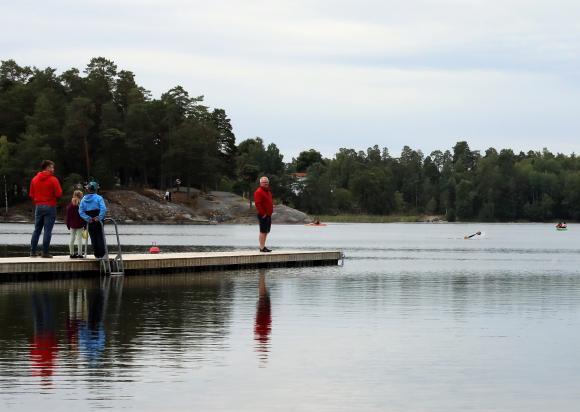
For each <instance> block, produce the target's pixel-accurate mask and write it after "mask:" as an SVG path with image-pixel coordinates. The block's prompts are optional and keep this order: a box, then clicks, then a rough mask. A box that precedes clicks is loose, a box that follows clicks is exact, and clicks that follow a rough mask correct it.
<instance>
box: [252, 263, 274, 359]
mask: <svg viewBox="0 0 580 412" xmlns="http://www.w3.org/2000/svg"><path fill="white" fill-rule="evenodd" d="M271 332H272V310H271V304H270V295H269V294H268V289H266V275H265V273H263V272H262V273H260V281H259V284H258V305H257V310H256V324H255V327H254V339H255V340H256V342H257V347H256V350H257V351H258V352H262V353H267V352H268V351H269V347H268V343H269V341H270V333H271Z"/></svg>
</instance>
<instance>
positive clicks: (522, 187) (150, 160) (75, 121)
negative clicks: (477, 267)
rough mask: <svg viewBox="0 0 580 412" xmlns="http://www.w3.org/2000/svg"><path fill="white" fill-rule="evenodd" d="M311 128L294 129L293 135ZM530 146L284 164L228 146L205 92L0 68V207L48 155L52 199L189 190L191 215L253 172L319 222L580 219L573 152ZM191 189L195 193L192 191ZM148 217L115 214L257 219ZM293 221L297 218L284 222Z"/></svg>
mask: <svg viewBox="0 0 580 412" xmlns="http://www.w3.org/2000/svg"><path fill="white" fill-rule="evenodd" d="M258 115H262V116H267V113H260V114H258ZM359 132H360V133H364V130H361V131H359ZM315 134H316V133H315V131H312V130H305V131H304V136H296V139H297V140H298V138H302V139H303V141H306V140H305V138H308V137H313V136H315ZM355 137H356V136H355V135H353V138H352V141H353V142H354V141H355ZM378 139H379V141H380V142H385V141H388V140H387V139H386V138H384V137H381V136H379V137H378ZM311 140H312V139H311ZM482 149H483V148H482ZM537 149H538V148H535V150H529V151H527V152H524V151H520V152H519V153H517V152H514V151H513V150H512V149H510V148H501V149H495V148H493V147H490V148H487V149H485V150H472V149H471V148H470V147H469V144H468V143H467V141H466V140H459V141H457V143H456V144H455V145H454V146H453V147H452V148H450V149H444V148H443V149H442V150H434V151H432V152H431V153H429V154H427V153H423V152H422V151H421V150H420V149H413V148H411V147H410V146H404V147H403V148H402V150H401V151H400V153H395V152H391V151H389V148H387V147H379V145H373V146H372V147H368V148H367V149H366V150H358V149H355V148H348V147H341V148H337V151H336V153H335V154H334V155H333V156H330V157H324V156H323V155H322V153H320V152H319V151H318V150H317V149H315V148H304V150H303V151H302V152H300V153H299V154H298V156H297V157H296V158H292V159H284V156H283V155H282V153H281V152H280V150H279V148H278V147H277V145H276V144H275V143H274V142H271V143H265V141H264V140H263V139H262V138H260V137H247V136H246V137H245V140H241V141H239V140H237V139H236V136H235V134H234V128H233V126H232V122H231V120H230V119H229V117H228V115H227V113H226V112H225V110H223V109H220V108H210V107H207V106H205V105H204V96H203V95H190V94H189V92H188V91H186V90H185V89H184V88H183V87H181V86H179V85H176V86H174V87H172V88H171V89H169V90H168V91H166V92H164V93H162V94H161V95H160V96H158V97H154V96H153V95H152V93H151V92H150V91H148V90H147V89H145V88H144V87H142V86H140V85H139V84H138V83H137V81H136V76H135V74H134V73H132V72H131V71H128V70H124V69H118V68H117V65H116V64H115V63H114V62H113V61H111V60H108V59H106V58H105V57H95V58H92V59H91V60H90V61H89V63H88V64H87V66H86V68H84V70H82V71H81V70H79V69H77V68H71V69H69V70H66V71H64V72H62V73H57V70H56V69H54V68H51V67H46V68H37V67H30V66H20V65H18V64H17V63H16V62H15V61H14V60H3V61H1V62H0V187H1V189H2V190H1V192H0V193H2V195H0V199H1V200H2V201H3V203H4V200H5V198H6V203H8V204H9V205H10V206H15V205H16V206H17V205H24V206H23V207H26V204H27V202H28V193H27V192H28V188H29V184H30V180H31V179H32V177H33V176H34V175H35V174H36V172H38V168H39V165H40V163H41V161H42V160H43V159H50V160H53V161H54V162H55V163H56V171H55V174H56V176H57V177H58V178H59V180H60V182H61V184H62V187H63V189H64V191H65V195H64V198H63V202H67V201H68V199H70V195H71V194H72V191H73V190H74V189H75V188H77V187H79V185H80V184H82V183H83V182H88V181H91V180H95V181H97V182H98V183H99V185H100V187H101V188H102V189H103V193H106V192H107V191H109V192H111V193H112V192H114V191H116V190H125V192H126V193H128V192H131V191H133V192H142V191H145V192H151V191H157V192H162V193H165V191H166V190H168V189H169V188H173V187H175V186H177V188H178V191H179V187H180V186H181V189H182V190H183V189H184V188H185V187H187V188H189V189H188V196H189V197H188V199H185V200H184V201H183V202H182V203H183V206H184V207H189V206H193V207H195V206H196V202H197V201H201V202H204V203H207V202H209V203H210V204H211V202H212V200H211V196H213V195H212V194H213V193H216V192H219V193H230V194H234V196H241V197H244V198H246V199H247V198H248V197H251V194H252V193H253V191H254V190H255V189H256V188H257V186H258V179H259V178H260V176H268V177H269V178H270V187H271V188H272V192H273V195H274V200H275V202H276V203H277V204H282V205H287V207H289V208H291V209H292V210H296V211H301V212H303V213H304V214H306V213H307V214H309V215H310V216H325V217H326V221H350V222H385V223H387V222H412V221H433V220H426V219H427V217H428V216H433V217H437V218H438V220H446V221H448V222H454V221H462V222H477V221H478V222H519V221H521V222H524V221H530V222H544V221H559V220H562V221H578V220H580V157H577V156H576V155H575V154H574V153H571V154H569V155H566V154H561V153H551V152H550V151H549V150H548V149H547V148H544V149H543V150H537ZM193 188H195V189H193ZM192 190H196V191H197V192H199V193H200V194H199V196H197V197H191V196H190V195H191V191H192ZM156 196H157V195H156ZM145 197H147V195H146V196H145ZM67 198H68V199H67ZM111 201H112V202H113V203H115V202H117V203H118V202H121V201H122V199H121V200H120V199H119V197H118V196H117V197H116V198H115V199H111ZM145 203H147V202H145ZM132 208H133V209H136V210H132ZM154 209H155V213H149V214H146V213H141V212H140V207H139V203H138V202H137V203H136V204H135V205H134V206H132V207H129V208H125V209H123V212H124V213H125V215H124V217H123V219H120V220H124V221H127V222H132V221H172V222H192V221H195V220H199V219H201V220H205V221H208V222H212V223H222V222H234V223H235V222H241V221H248V222H250V221H253V219H255V216H254V217H252V216H250V214H248V213H245V212H243V211H242V210H240V213H241V215H240V219H241V220H240V221H238V220H236V219H230V218H228V217H227V216H225V215H222V212H224V211H223V210H221V209H218V210H217V212H216V213H214V214H206V213H205V212H203V213H201V215H203V216H197V214H196V212H195V210H194V211H193V213H192V212H191V211H188V210H177V209H179V208H174V209H175V210H173V212H171V213H170V211H171V210H170V208H169V209H167V210H163V208H160V207H155V208H154ZM225 212H227V211H225ZM288 212H289V211H288ZM26 213H29V212H26ZM244 213H245V214H244ZM226 214H227V213H226ZM26 216H29V215H28V214H26ZM442 216H443V218H442ZM295 219H296V223H297V222H298V221H299V220H300V219H304V217H301V218H300V217H298V216H294V215H292V216H290V215H288V220H295ZM282 220H283V221H285V220H284V219H282ZM274 222H275V220H274Z"/></svg>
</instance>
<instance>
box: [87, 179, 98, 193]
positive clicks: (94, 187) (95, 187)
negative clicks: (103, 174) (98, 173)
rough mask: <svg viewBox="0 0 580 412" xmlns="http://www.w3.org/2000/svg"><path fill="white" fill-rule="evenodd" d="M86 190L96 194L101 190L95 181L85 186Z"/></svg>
mask: <svg viewBox="0 0 580 412" xmlns="http://www.w3.org/2000/svg"><path fill="white" fill-rule="evenodd" d="M85 188H86V189H87V190H90V191H92V192H96V191H97V190H99V184H98V183H97V182H95V181H92V182H89V183H88V184H87V185H86V186H85Z"/></svg>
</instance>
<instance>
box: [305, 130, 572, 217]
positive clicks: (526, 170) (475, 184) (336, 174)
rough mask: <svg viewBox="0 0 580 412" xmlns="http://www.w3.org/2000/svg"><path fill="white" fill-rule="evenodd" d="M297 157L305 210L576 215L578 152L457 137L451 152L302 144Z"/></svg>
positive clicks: (323, 211)
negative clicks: (329, 154) (484, 145)
mask: <svg viewBox="0 0 580 412" xmlns="http://www.w3.org/2000/svg"><path fill="white" fill-rule="evenodd" d="M297 160H298V161H297V162H295V164H296V165H297V167H298V169H300V170H307V171H308V174H307V176H306V178H305V181H304V182H303V183H302V187H301V188H300V190H301V191H302V192H303V195H302V196H299V197H298V198H297V204H298V205H299V206H300V207H302V208H304V209H307V210H308V211H310V212H311V213H329V212H336V211H338V212H343V213H344V212H357V213H369V214H390V213H402V214H408V213H429V214H445V215H446V216H447V218H448V219H449V220H451V221H453V220H455V219H461V220H469V219H476V220H482V221H512V220H518V219H525V220H532V221H543V220H550V219H575V220H577V219H580V159H579V158H577V157H576V156H575V155H574V154H572V155H571V156H565V155H562V154H558V155H554V154H552V153H550V152H549V151H548V150H547V149H544V150H543V151H542V152H534V151H530V152H528V153H523V152H520V153H519V154H515V153H514V152H513V151H512V150H510V149H503V150H501V151H500V152H498V151H497V150H496V149H494V148H489V149H488V150H486V151H485V153H484V154H483V155H482V154H481V153H480V152H479V151H472V150H470V148H469V145H468V144H467V142H465V141H460V142H458V143H457V144H456V145H455V146H454V147H453V151H452V152H451V151H449V150H447V151H445V152H441V151H439V150H437V151H434V152H432V153H431V154H430V155H429V156H425V155H423V153H422V152H421V151H420V150H412V149H411V148H409V147H407V146H405V147H404V148H403V150H402V152H401V155H400V157H399V158H393V157H391V156H390V154H389V152H388V150H387V149H386V148H384V149H382V150H380V149H379V147H378V146H374V147H372V148H369V149H367V151H366V152H356V151H354V150H352V149H340V151H339V152H338V153H337V154H336V156H335V158H334V159H330V160H326V159H322V158H321V156H320V155H319V154H318V153H317V152H315V151H310V152H303V153H302V154H301V155H300V157H299V159H297ZM309 161H310V162H309ZM309 163H311V164H309ZM305 165H306V167H305Z"/></svg>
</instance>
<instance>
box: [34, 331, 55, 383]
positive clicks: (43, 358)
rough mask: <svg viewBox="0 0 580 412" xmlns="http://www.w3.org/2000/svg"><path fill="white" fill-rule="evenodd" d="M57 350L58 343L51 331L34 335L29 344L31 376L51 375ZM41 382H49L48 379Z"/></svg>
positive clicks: (44, 376)
mask: <svg viewBox="0 0 580 412" xmlns="http://www.w3.org/2000/svg"><path fill="white" fill-rule="evenodd" d="M57 352H58V345H57V341H56V337H55V336H54V333H53V332H45V333H41V334H38V335H35V336H34V338H33V339H32V343H31V345H30V361H31V363H32V376H40V377H43V378H46V377H50V376H52V374H53V373H54V367H55V360H56V354H57ZM43 383H44V384H50V381H43Z"/></svg>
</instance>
